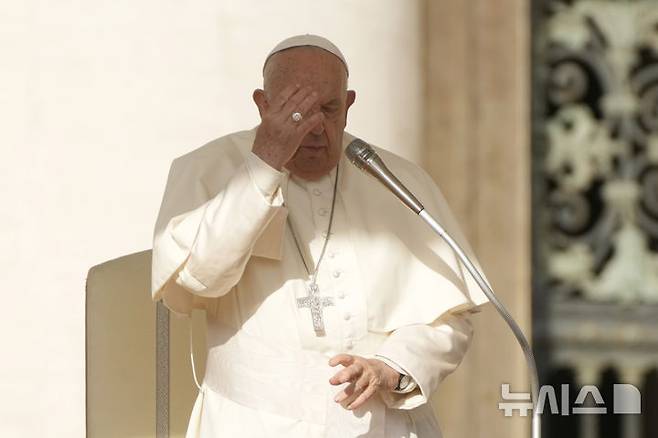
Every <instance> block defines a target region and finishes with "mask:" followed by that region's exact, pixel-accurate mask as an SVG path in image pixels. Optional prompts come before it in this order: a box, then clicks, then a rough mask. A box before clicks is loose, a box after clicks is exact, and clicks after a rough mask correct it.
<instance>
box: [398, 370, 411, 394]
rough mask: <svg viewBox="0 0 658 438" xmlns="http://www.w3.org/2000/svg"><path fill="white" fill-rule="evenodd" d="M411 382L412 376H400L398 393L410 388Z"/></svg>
mask: <svg viewBox="0 0 658 438" xmlns="http://www.w3.org/2000/svg"><path fill="white" fill-rule="evenodd" d="M410 382H411V376H408V375H406V374H401V375H400V381H399V383H398V387H397V388H396V389H397V390H398V391H401V390H403V389H404V388H406V387H407V386H409V383H410Z"/></svg>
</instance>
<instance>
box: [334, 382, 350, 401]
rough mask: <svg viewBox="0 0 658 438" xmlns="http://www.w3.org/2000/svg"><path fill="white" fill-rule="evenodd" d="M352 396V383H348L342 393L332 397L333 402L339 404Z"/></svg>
mask: <svg viewBox="0 0 658 438" xmlns="http://www.w3.org/2000/svg"><path fill="white" fill-rule="evenodd" d="M352 394H354V383H350V384H349V385H347V386H346V387H345V388H344V389H343V390H342V391H340V392H339V393H338V394H336V396H335V397H334V401H335V402H337V403H341V402H343V401H344V400H346V399H347V398H348V397H350V396H352Z"/></svg>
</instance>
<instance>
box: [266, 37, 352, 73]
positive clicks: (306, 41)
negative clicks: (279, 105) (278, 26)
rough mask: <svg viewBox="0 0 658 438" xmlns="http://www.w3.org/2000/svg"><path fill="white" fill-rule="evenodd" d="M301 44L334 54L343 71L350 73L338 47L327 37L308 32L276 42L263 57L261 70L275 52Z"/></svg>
mask: <svg viewBox="0 0 658 438" xmlns="http://www.w3.org/2000/svg"><path fill="white" fill-rule="evenodd" d="M303 46H311V47H318V48H320V49H323V50H326V51H327V52H329V53H331V54H332V55H334V56H336V57H337V58H338V59H340V62H342V63H343V65H344V66H345V71H346V72H347V76H349V75H350V71H349V69H348V68H347V61H345V57H344V56H343V53H342V52H341V51H340V49H339V48H338V47H336V45H335V44H334V43H332V42H331V41H329V40H328V39H326V38H324V37H321V36H318V35H311V34H308V33H307V34H306V35H295V36H292V37H290V38H286V39H285V40H283V41H281V42H280V43H279V44H277V45H276V46H275V47H274V48H273V49H272V51H271V52H270V53H269V54H268V55H267V58H265V62H264V63H263V71H265V66H266V65H267V61H268V60H269V59H270V58H271V57H272V55H274V54H275V53H278V52H282V51H284V50H287V49H292V48H293V47H303Z"/></svg>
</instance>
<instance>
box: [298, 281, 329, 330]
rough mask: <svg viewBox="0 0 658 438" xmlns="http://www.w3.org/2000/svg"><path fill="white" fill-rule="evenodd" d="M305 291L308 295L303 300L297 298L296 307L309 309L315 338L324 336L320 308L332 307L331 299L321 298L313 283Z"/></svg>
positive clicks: (317, 288)
mask: <svg viewBox="0 0 658 438" xmlns="http://www.w3.org/2000/svg"><path fill="white" fill-rule="evenodd" d="M306 290H307V291H308V295H307V296H305V297H303V298H297V307H298V308H300V309H301V308H303V307H308V308H310V309H311V318H312V319H313V329H314V330H315V334H316V335H317V336H322V335H324V320H323V318H322V308H323V307H327V306H333V305H334V299H333V297H321V296H320V288H319V287H318V285H317V284H316V283H315V282H312V283H310V284H309V285H308V286H307V287H306Z"/></svg>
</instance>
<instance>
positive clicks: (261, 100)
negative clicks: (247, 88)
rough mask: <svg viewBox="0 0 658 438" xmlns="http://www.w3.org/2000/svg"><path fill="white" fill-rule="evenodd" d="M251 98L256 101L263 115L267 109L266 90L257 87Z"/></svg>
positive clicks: (259, 112)
mask: <svg viewBox="0 0 658 438" xmlns="http://www.w3.org/2000/svg"><path fill="white" fill-rule="evenodd" d="M251 98H252V99H253V100H254V103H255V104H256V106H257V107H258V114H260V116H261V117H263V113H264V112H265V110H267V98H266V97H265V91H263V90H261V89H260V88H257V89H255V90H254V92H253V94H252V95H251Z"/></svg>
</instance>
